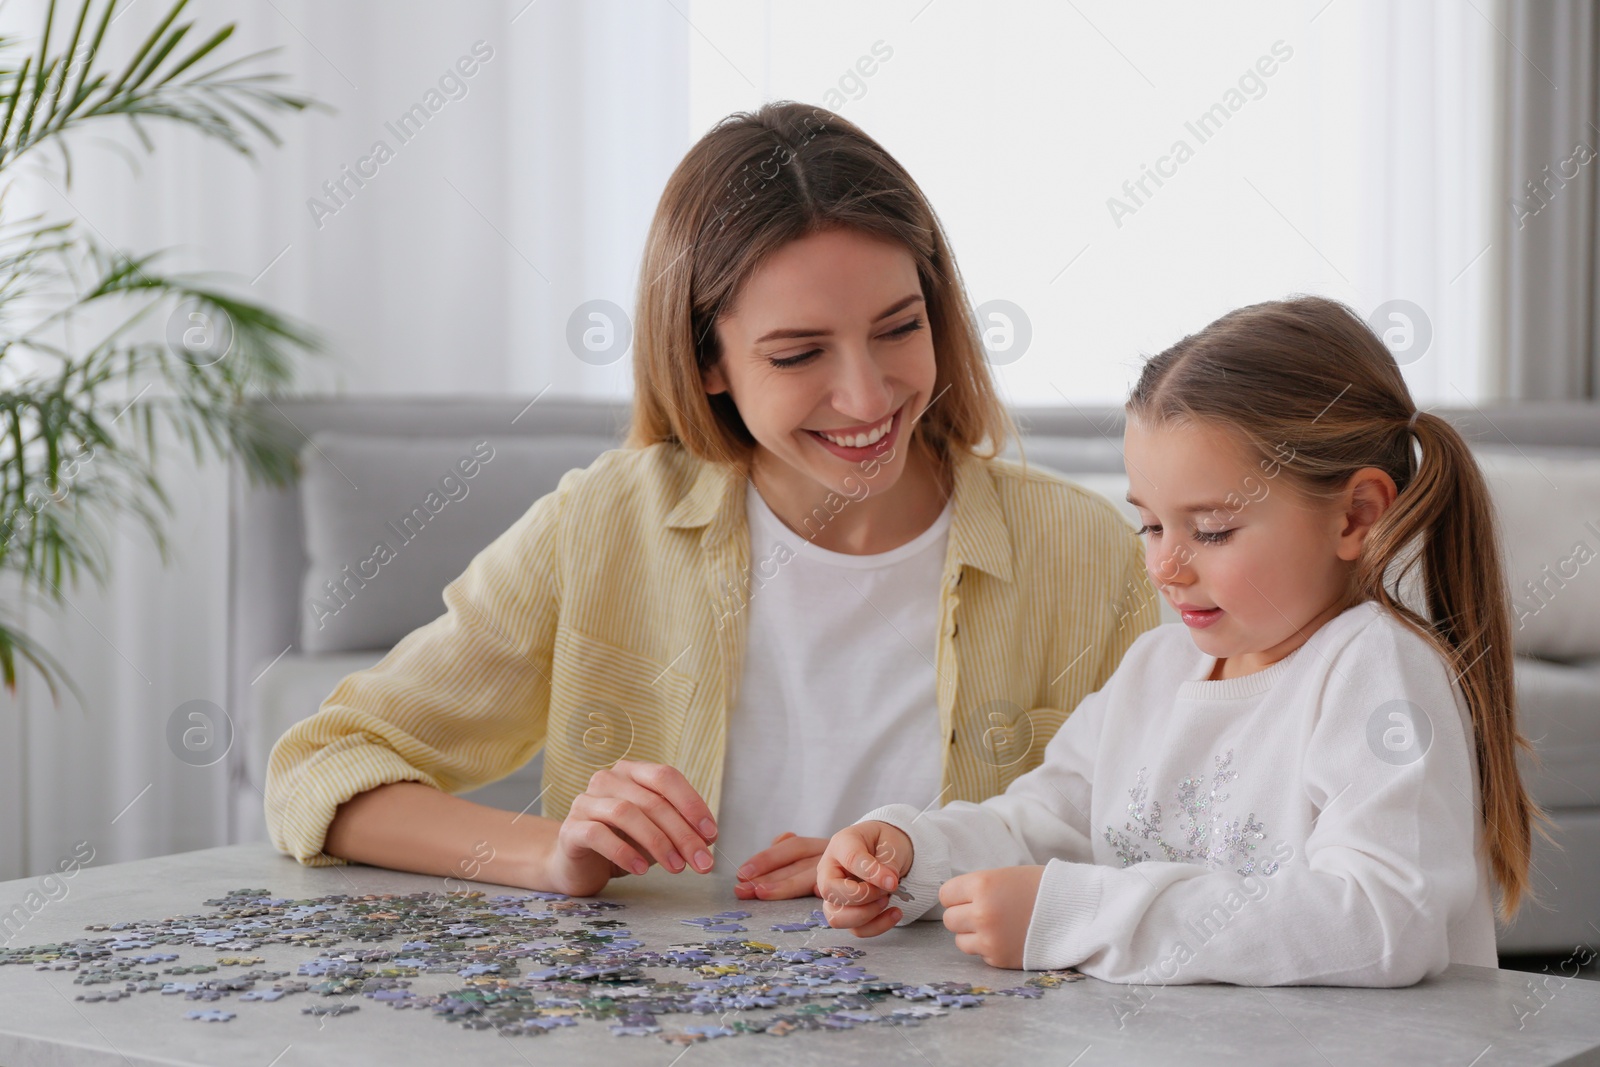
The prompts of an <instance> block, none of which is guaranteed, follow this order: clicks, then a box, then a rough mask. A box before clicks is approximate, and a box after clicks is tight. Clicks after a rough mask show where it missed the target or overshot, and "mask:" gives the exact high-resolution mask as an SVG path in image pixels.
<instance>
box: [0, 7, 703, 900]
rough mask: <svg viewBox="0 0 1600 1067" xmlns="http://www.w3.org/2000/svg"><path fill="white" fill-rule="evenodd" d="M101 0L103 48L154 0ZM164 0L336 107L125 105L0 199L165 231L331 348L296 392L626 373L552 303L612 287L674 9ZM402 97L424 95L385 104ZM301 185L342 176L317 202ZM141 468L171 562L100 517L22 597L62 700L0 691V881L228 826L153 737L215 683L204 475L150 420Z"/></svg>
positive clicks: (149, 15)
mask: <svg viewBox="0 0 1600 1067" xmlns="http://www.w3.org/2000/svg"><path fill="white" fill-rule="evenodd" d="M43 6H44V5H43V4H42V3H40V2H37V0H34V2H32V3H29V4H18V3H13V4H9V5H6V6H5V7H4V8H3V9H0V30H3V31H4V32H5V33H7V34H16V35H18V36H20V37H22V38H23V39H24V40H36V38H37V35H38V33H39V31H40V28H41V27H42V24H43V17H42V12H43ZM68 6H69V7H70V5H68ZM120 7H121V9H122V12H123V13H122V14H121V15H119V16H118V17H117V21H116V22H115V23H114V25H113V32H112V36H111V41H110V43H108V45H107V49H108V56H127V55H129V54H131V53H130V51H129V48H130V41H131V40H132V39H133V38H136V37H142V35H143V34H144V33H147V32H148V31H149V28H150V27H152V26H153V25H154V24H155V23H156V22H157V21H158V20H159V19H160V18H161V17H162V16H163V15H164V14H165V12H166V9H167V5H166V4H164V3H162V2H161V0H141V2H138V3H134V4H129V3H127V2H126V0H123V2H122V3H121V5H120ZM188 15H192V16H197V17H198V19H199V25H198V26H197V27H196V30H195V31H193V32H194V33H195V34H196V39H203V36H204V34H206V33H208V32H209V31H210V30H211V29H214V28H216V27H218V26H220V25H221V24H223V23H225V22H229V21H235V22H237V23H238V24H239V30H238V31H237V32H236V36H235V40H234V42H233V45H232V47H233V51H234V54H244V53H245V52H246V51H251V50H254V49H257V48H263V47H274V46H281V48H282V51H281V52H279V53H277V54H276V55H275V56H272V57H269V58H267V59H266V60H265V62H264V64H263V66H264V67H265V68H270V69H276V70H280V71H283V72H285V73H287V74H289V75H290V79H289V81H288V82H287V83H286V84H287V85H289V86H291V87H293V88H296V89H300V90H304V91H306V92H308V93H309V94H310V95H312V96H314V97H316V98H318V99H319V100H321V101H324V102H326V103H327V104H329V105H331V106H332V107H333V108H335V109H336V111H335V112H334V113H329V112H313V113H308V114H304V115H300V116H293V115H286V116H281V117H279V118H278V119H277V120H276V122H275V125H276V127H277V129H278V130H279V132H280V134H281V135H282V137H283V140H284V145H283V147H282V148H280V149H276V150H274V149H272V148H271V147H270V146H263V150H262V152H261V153H260V156H259V159H258V161H257V162H256V163H255V164H251V163H249V162H247V161H245V160H242V159H240V158H238V157H235V156H234V155H232V154H231V153H230V152H228V151H227V150H226V149H225V148H223V147H222V146H220V145H217V144H212V143H207V142H204V141H202V140H201V139H200V138H199V137H198V136H197V135H195V134H193V133H191V132H188V131H162V130H160V128H159V127H155V126H152V127H151V128H150V129H151V132H152V133H153V134H155V135H156V137H155V139H156V141H157V144H158V149H157V151H156V153H155V154H154V155H153V156H146V155H144V154H143V152H142V151H140V150H138V149H137V148H134V149H133V153H132V154H133V156H134V157H135V158H136V160H137V173H136V172H135V171H134V170H133V169H131V168H130V166H129V165H128V164H127V163H126V162H125V161H124V159H123V157H122V156H120V155H118V154H116V153H114V152H112V151H109V150H107V149H106V148H105V147H104V146H103V145H101V144H97V143H92V142H91V141H90V140H81V141H80V142H78V144H77V147H76V149H75V151H74V157H73V162H74V174H73V185H72V187H71V188H70V189H68V188H67V187H66V186H65V185H64V184H63V182H62V180H61V175H60V174H59V173H57V172H55V171H53V170H52V169H51V168H49V167H42V168H40V169H39V170H38V171H37V172H36V173H32V174H30V175H28V176H26V177H25V178H23V179H22V180H21V181H19V183H18V186H17V188H16V190H15V191H14V198H13V200H11V201H9V202H8V207H10V208H12V209H14V210H18V211H21V210H22V207H21V205H23V204H26V205H28V206H30V207H31V208H32V209H34V210H43V211H46V212H48V213H49V214H50V215H51V216H52V217H73V218H76V219H77V220H78V221H79V222H80V224H81V225H83V226H85V227H86V228H87V229H88V230H89V231H90V232H91V233H93V234H94V235H95V236H96V237H97V238H98V239H99V240H101V241H103V242H107V243H111V244H115V245H117V246H119V247H121V248H123V249H125V250H128V251H138V252H143V251H152V250H155V249H157V248H170V249H172V255H171V258H170V260H169V261H168V262H169V264H170V265H171V266H174V267H184V268H195V269H202V268H203V269H209V270H215V271H221V272H226V273H228V274H229V275H231V276H232V277H233V278H234V279H235V280H236V285H237V287H238V288H240V289H241V290H243V291H246V292H248V293H250V294H251V295H253V296H255V297H257V298H259V299H261V300H263V301H266V302H268V303H270V304H272V305H273V306H275V307H277V308H279V309H280V310H284V311H287V312H289V313H291V314H293V315H295V316H297V317H299V318H301V319H302V320H304V321H307V322H309V323H311V324H313V325H314V326H315V327H317V328H318V329H320V330H321V331H322V332H323V333H324V335H325V336H326V338H327V341H328V348H329V352H330V358H328V359H326V360H324V361H322V362H321V363H320V364H319V365H318V366H317V367H316V368H315V369H314V370H313V372H312V373H310V374H308V375H307V376H306V378H305V379H304V381H303V383H302V386H303V388H304V389H305V390H306V391H339V392H344V393H350V394H410V395H425V396H441V395H448V394H497V395H504V394H506V393H512V394H517V395H527V396H532V395H534V394H536V393H538V392H540V391H541V390H545V389H548V390H549V392H550V395H553V396H554V395H563V394H565V395H584V396H595V397H614V396H623V395H626V394H627V392H628V390H629V380H628V366H627V361H626V360H619V361H617V362H616V363H613V364H608V365H605V366H593V365H591V364H589V363H586V362H584V361H582V360H579V359H577V358H576V357H575V356H574V355H573V354H572V352H570V351H569V350H568V348H567V346H566V341H565V336H566V322H567V319H568V317H569V316H570V315H571V314H572V312H573V310H574V309H576V308H577V307H578V306H579V305H580V304H582V303H584V302H586V301H588V300H592V299H606V300H611V301H613V302H615V303H617V304H619V305H621V306H623V307H624V308H629V309H630V310H631V305H632V299H633V292H634V287H635V284H636V275H637V271H638V263H639V255H640V251H641V249H642V247H643V239H644V234H645V229H646V227H647V226H648V222H649V217H650V212H651V210H652V209H653V207H654V204H655V199H656V197H657V196H658V195H659V193H660V189H661V186H662V185H663V184H664V182H665V179H666V176H667V174H668V173H669V172H670V170H671V168H672V167H673V166H674V165H675V164H676V162H677V160H678V159H679V158H680V157H681V156H682V154H683V152H684V151H685V149H686V148H687V147H688V145H689V143H690V142H691V141H692V140H693V136H694V132H693V131H691V130H690V129H689V125H688V114H689V109H688V105H687V88H686V54H687V41H688V34H689V32H690V30H689V27H688V25H687V24H686V23H685V22H684V21H683V19H682V16H681V15H679V14H677V13H676V12H675V11H674V9H673V8H672V7H671V6H670V5H667V4H659V5H646V4H636V3H632V2H628V0H598V2H597V0H585V2H581V3H580V2H579V0H538V2H537V3H529V2H528V0H504V2H501V0H467V2H456V3H452V4H448V5H442V4H436V3H432V2H429V0H406V2H396V0H385V2H383V3H377V2H375V0H374V2H362V3H356V2H348V3H339V4H328V3H318V2H316V0H232V2H223V0H209V2H206V3H203V4H197V5H193V6H192V7H191V9H190V11H189V13H188ZM186 17H188V16H186ZM56 32H57V34H60V33H61V32H62V31H61V26H60V21H59V16H58V25H57V31H56ZM464 60H465V61H464ZM458 61H464V62H462V66H460V67H457V66H456V64H457V63H458ZM467 69H471V70H472V74H471V75H470V76H466V75H464V74H462V73H461V71H463V70H467ZM452 71H454V72H455V74H454V76H453V77H452V76H451V72H452ZM441 79H444V82H443V84H441ZM430 93H433V94H435V95H432V96H430ZM417 104H421V105H422V106H423V107H424V108H425V109H427V110H426V116H427V117H426V119H425V121H423V120H420V119H418V118H417V117H416V116H415V114H414V113H413V118H412V125H408V126H400V125H399V123H400V121H401V119H402V117H403V116H405V115H407V113H408V112H410V111H411V109H412V107H413V105H417ZM418 126H420V128H416V127H418ZM391 127H394V129H391ZM395 129H399V130H400V132H401V133H402V134H406V135H407V136H405V137H404V138H403V139H402V137H401V136H398V135H397V134H396V132H395ZM104 135H105V131H101V133H100V135H99V136H100V137H102V138H103V137H104ZM378 141H383V142H385V143H386V144H387V146H388V149H389V151H388V153H387V154H386V156H385V158H384V160H383V161H382V162H381V163H380V162H378V161H377V160H376V158H375V156H376V155H379V154H381V153H377V152H376V151H375V147H376V142H378ZM121 142H122V143H124V144H126V145H131V144H133V143H134V142H133V141H132V139H131V138H122V139H121ZM363 159H366V160H369V162H367V163H365V164H363V162H362V160H363ZM347 167H348V168H349V170H350V171H351V172H355V173H356V174H357V175H358V176H360V174H361V173H363V172H365V173H366V174H368V175H370V176H369V177H367V178H366V179H365V180H364V183H362V184H357V183H356V181H355V180H354V179H352V178H350V177H349V176H348V174H347V172H346V169H345V168H347ZM324 182H329V183H334V185H335V186H336V187H337V186H338V185H340V184H342V186H343V189H342V192H340V191H339V190H337V188H336V192H338V193H339V195H338V197H337V199H335V197H334V195H332V194H329V193H328V191H327V190H326V189H325V188H324V187H323V183H324ZM318 203H320V204H321V205H322V206H321V207H318V206H317V204H318ZM161 469H162V473H163V476H164V479H165V482H166V484H167V486H168V487H169V489H170V491H171V494H172V497H173V504H174V509H175V514H174V518H173V520H172V522H171V523H170V534H171V538H172V548H173V560H174V564H173V566H171V567H170V568H163V567H162V566H161V565H160V563H159V560H158V558H157V556H156V553H155V552H154V550H153V548H152V547H151V545H150V543H149V540H148V538H146V537H145V536H144V535H143V534H142V533H140V532H139V531H137V530H125V531H119V533H118V535H117V537H116V539H115V542H114V545H113V550H112V557H113V572H114V580H113V583H112V585H111V587H110V588H109V589H108V590H105V591H103V592H102V591H98V590H95V589H93V588H88V587H76V588H74V587H68V588H67V589H66V593H67V596H68V598H69V600H70V605H69V606H66V607H63V608H60V609H59V610H58V609H54V608H47V607H39V606H35V607H31V608H29V609H27V614H26V616H25V618H26V626H27V629H28V631H29V632H30V633H32V634H34V635H35V636H37V637H39V638H41V639H42V640H44V641H46V642H47V644H48V646H49V647H50V648H51V649H53V650H55V652H56V653H57V654H58V655H59V656H60V657H61V658H62V659H63V660H64V661H65V662H66V663H67V664H68V666H69V667H70V668H71V671H72V674H73V676H74V678H75V679H76V680H77V682H78V683H79V685H80V686H81V687H82V688H83V690H84V691H85V695H86V697H87V705H86V706H84V707H79V706H77V704H76V703H75V702H74V701H73V700H72V699H71V698H70V697H66V698H65V699H64V702H63V705H62V706H61V707H60V708H59V709H57V708H54V707H52V706H51V702H50V699H49V696H48V694H47V693H46V691H45V689H44V686H43V685H42V684H40V683H39V682H38V681H37V679H34V678H28V679H27V680H25V681H24V683H23V684H22V686H21V687H20V688H19V691H18V694H17V696H16V697H15V698H12V697H8V696H4V695H0V879H5V878H15V877H22V876H25V875H30V874H33V873H37V872H42V871H44V870H46V869H54V868H55V865H56V863H57V862H58V861H59V860H60V859H62V858H64V857H67V856H70V855H72V854H73V848H74V845H75V844H76V843H77V842H79V841H88V842H89V843H90V845H91V846H92V847H93V848H94V850H95V859H94V862H95V863H107V862H115V861H121V860H128V859H134V858H139V857H143V856H149V855H156V854H161V853H167V852H175V851H182V850H185V849H193V848H203V847H207V846H210V845H215V844H221V843H224V842H225V841H226V840H227V839H228V825H229V823H228V812H227V810H226V808H227V803H228V799H227V797H228V790H227V787H226V781H225V774H226V766H227V761H226V760H222V761H220V762H218V763H216V764H213V765H211V766H205V767H197V766H193V765H191V764H190V763H186V762H184V761H182V760H180V759H178V758H177V757H176V756H175V755H174V753H173V751H172V750H171V748H170V747H169V742H168V724H169V720H170V719H171V717H172V715H173V714H174V712H175V711H176V710H177V709H178V708H179V707H180V706H181V705H183V704H185V703H186V702H188V701H193V700H204V701H210V702H212V703H213V704H216V705H219V706H220V705H222V704H223V703H224V701H225V696H224V693H225V679H224V673H223V668H224V655H223V654H224V648H225V641H226V635H225V633H224V632H223V626H222V620H223V619H224V617H225V616H224V607H225V600H224V598H225V595H226V581H225V577H226V565H227V560H226V558H225V554H224V553H225V547H226V541H227V538H226V517H227V513H226V500H227V492H226V488H227V483H226V478H227V475H226V471H225V468H224V467H223V466H222V465H221V464H217V463H215V462H213V463H211V464H209V465H206V466H204V467H200V468H198V469H197V468H196V467H195V465H194V464H193V463H192V462H190V461H189V460H188V457H187V455H186V454H185V453H184V452H182V451H180V450H179V449H176V448H173V447H171V443H170V442H169V443H168V447H167V449H166V450H165V453H164V458H163V461H162V468H161ZM0 595H7V603H8V605H10V604H13V603H15V602H16V599H17V598H16V595H15V590H7V591H6V592H5V593H4V594H0Z"/></svg>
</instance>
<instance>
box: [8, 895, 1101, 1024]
mask: <svg viewBox="0 0 1600 1067" xmlns="http://www.w3.org/2000/svg"><path fill="white" fill-rule="evenodd" d="M205 904H206V906H208V907H210V908H212V909H214V910H213V911H212V912H210V913H206V914H198V915H183V916H178V917H175V918H167V919H160V920H144V921H133V922H118V923H114V924H110V925H104V924H96V925H92V926H89V927H88V928H87V929H88V931H89V932H90V933H91V934H102V935H104V936H91V937H85V938H79V939H76V940H73V941H69V942H63V943H61V944H53V945H29V946H26V947H22V948H6V947H0V965H3V964H21V965H32V966H33V967H34V968H36V969H39V970H54V971H71V972H75V973H74V977H73V981H74V982H75V983H76V984H78V985H81V986H84V987H85V992H84V993H82V994H79V996H78V999H79V1000H81V1001H85V1002H89V1003H95V1002H107V1001H116V1000H121V999H125V998H127V997H130V996H135V995H138V994H143V993H155V994H157V995H160V996H171V997H173V998H174V999H181V1000H183V1001H201V1002H206V1003H212V1004H213V1006H211V1007H208V1008H205V1009H199V1010H191V1011H189V1012H187V1013H186V1015H185V1016H184V1017H185V1018H187V1019H191V1020H194V1021H197V1022H228V1021H230V1020H232V1019H234V1018H236V1017H237V1013H236V1012H233V1011H229V1010H225V1009H223V1008H222V1007H220V1006H216V1005H215V1004H214V1003H213V1002H217V1001H222V1000H224V999H227V998H236V999H235V1002H236V1003H239V1004H243V1003H245V1002H259V1001H265V1002H268V1003H271V1002H275V1001H278V1000H283V999H286V998H297V999H301V1000H304V1001H306V1002H307V1006H305V1007H303V1008H301V1012H302V1013H304V1014H306V1015H312V1016H317V1017H319V1019H326V1018H330V1017H337V1016H339V1015H344V1014H347V1013H349V1012H354V1011H358V1010H360V1007H361V1005H362V1003H363V1002H368V1003H371V1004H384V1005H387V1006H389V1007H390V1008H393V1009H400V1010H410V1011H412V1012H424V1013H430V1014H432V1015H433V1016H435V1017H437V1018H440V1019H445V1020H449V1021H453V1022H456V1023H459V1024H460V1025H462V1026H464V1027H467V1028H469V1029H474V1030H495V1031H498V1032H500V1033H502V1034H521V1035H528V1036H532V1035H538V1034H543V1033H545V1032H547V1031H550V1030H554V1029H557V1028H561V1027H572V1026H578V1025H579V1022H580V1020H591V1021H593V1022H596V1023H600V1024H602V1025H604V1026H605V1027H607V1028H608V1029H609V1031H610V1032H611V1033H613V1034H615V1035H617V1036H621V1037H635V1036H638V1037H643V1036H654V1037H656V1038H658V1039H660V1040H663V1041H667V1042H670V1043H674V1044H691V1043H694V1042H699V1041H706V1040H710V1039H713V1038H718V1037H733V1036H736V1035H742V1034H754V1033H762V1034H768V1035H771V1036H779V1037H781V1036H785V1035H787V1034H790V1033H793V1032H794V1031H796V1030H848V1029H852V1028H854V1027H857V1026H865V1025H885V1024H886V1025H890V1026H916V1025H918V1024H919V1023H921V1022H922V1021H923V1020H925V1019H928V1018H932V1017H935V1016H940V1015H945V1014H948V1012H949V1010H950V1009H951V1008H976V1007H980V1006H982V1005H983V1003H984V1000H985V998H986V997H989V996H1005V997H1025V998H1034V997H1039V996H1042V995H1043V991H1044V990H1045V989H1052V988H1055V987H1057V986H1060V985H1061V984H1063V983H1064V982H1069V981H1076V980H1079V979H1081V978H1082V977H1083V975H1081V974H1079V973H1077V972H1075V971H1045V972H1038V973H1036V974H1034V976H1033V977H1030V978H1028V979H1027V980H1026V981H1025V982H1024V983H1023V984H1021V985H1018V986H1014V987H1010V988H1005V989H991V988H989V987H987V986H974V985H971V984H969V983H965V982H932V983H926V984H908V983H905V982H893V981H884V980H882V979H880V978H879V977H878V976H877V975H874V974H870V973H868V969H867V967H866V966H865V965H864V964H862V963H861V962H860V961H861V960H862V959H863V958H864V957H865V956H866V952H864V951H863V950H862V949H859V948H855V947H852V946H847V945H835V946H831V947H813V946H812V945H811V944H810V941H807V943H806V944H804V945H802V946H799V947H779V946H778V945H774V944H769V943H767V942H765V941H760V940H756V939H754V938H746V937H740V936H737V935H739V934H743V933H747V932H748V931H747V929H746V927H745V926H743V925H742V924H741V923H740V922H739V920H741V919H749V918H750V917H751V913H750V912H747V911H725V912H721V913H719V914H717V915H711V916H703V917H698V918H689V919H684V920H682V922H683V923H684V924H685V925H688V926H691V927H696V928H698V929H700V930H701V931H703V932H705V933H708V934H716V935H719V936H716V937H713V938H711V939H709V940H705V941H694V942H686V943H681V944H674V945H669V946H667V947H666V948H664V949H662V950H659V951H657V950H654V949H651V948H649V947H647V946H646V945H645V944H644V943H643V942H642V941H639V940H637V939H635V938H634V937H633V936H632V934H631V932H630V931H629V930H628V929H627V928H626V926H625V925H624V923H623V921H622V920H621V919H618V918H614V917H613V916H614V915H615V913H616V912H618V911H620V910H621V909H622V907H623V906H622V905H621V904H617V903H614V902H611V901H606V900H600V899H593V898H571V897H567V896H565V895H563V894H560V893H539V892H532V893H528V894H524V895H499V896H486V895H485V894H483V893H478V892H455V893H410V894H388V893H385V894H370V895H365V896H349V895H342V894H341V895H334V896H326V897H319V898H316V899H310V900H290V899H284V898H278V897H274V896H273V895H272V894H271V892H270V891H268V890H265V889H237V890H234V891H232V892H230V893H228V894H227V895H226V896H224V897H221V898H218V899H215V900H208V901H206V902H205ZM564 923H565V924H566V925H563V924H564ZM772 929H773V930H774V931H780V932H784V933H801V932H805V931H822V930H828V929H829V927H828V924H827V922H826V920H825V919H824V918H823V915H822V912H821V911H813V912H812V913H811V917H810V918H809V919H807V920H805V921H802V922H787V923H777V924H774V925H773V926H772ZM815 937H816V934H815V933H813V934H812V939H813V940H814V939H815ZM274 945H275V946H285V947H287V948H289V949H292V950H296V951H305V952H309V953H311V954H310V957H309V958H307V959H304V960H302V961H300V962H298V964H296V965H295V971H294V972H293V973H291V972H289V971H272V970H262V969H259V968H256V969H252V970H248V971H241V970H233V971H230V972H227V973H223V972H222V971H221V970H220V968H242V967H255V966H256V965H259V964H262V963H264V962H266V957H264V956H260V955H255V954H253V952H254V950H256V949H259V948H263V947H265V946H274ZM184 949H187V950H194V949H199V950H202V951H213V952H218V951H220V952H222V953H225V954H224V955H221V956H214V957H212V958H211V962H204V963H201V962H192V963H184V962H182V961H181V960H180V950H184ZM660 971H666V972H673V971H679V972H687V975H686V976H684V977H676V976H671V975H670V973H669V976H667V977H662V976H660V975H658V974H657V973H653V972H660ZM428 974H438V975H453V976H454V979H459V980H460V981H459V984H458V983H456V982H455V981H454V980H452V981H451V982H449V983H448V984H451V985H454V986H456V988H451V989H449V990H447V991H444V992H436V993H431V994H429V993H426V992H419V991H417V990H415V989H414V988H413V980H414V979H417V978H419V977H420V976H422V975H428ZM672 1017H679V1018H680V1019H681V1018H684V1017H697V1018H698V1019H700V1020H701V1021H699V1022H696V1023H691V1024H688V1025H682V1024H680V1023H677V1022H672V1023H670V1024H664V1023H663V1022H662V1020H663V1019H664V1018H666V1019H671V1018H672Z"/></svg>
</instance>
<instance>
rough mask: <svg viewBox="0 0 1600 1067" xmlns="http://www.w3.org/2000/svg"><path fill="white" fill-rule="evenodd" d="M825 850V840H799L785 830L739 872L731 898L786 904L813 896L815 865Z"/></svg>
mask: <svg viewBox="0 0 1600 1067" xmlns="http://www.w3.org/2000/svg"><path fill="white" fill-rule="evenodd" d="M827 847H828V839H827V838H826V837H799V836H796V835H795V834H794V833H792V832H790V831H788V830H785V831H784V832H783V833H781V834H779V835H778V836H777V837H774V838H773V839H772V844H771V845H770V846H769V847H767V848H765V849H762V850H761V851H760V852H757V853H756V854H755V855H754V856H751V857H750V859H749V860H747V861H746V862H745V864H744V866H742V867H740V868H739V884H738V885H735V886H734V887H733V895H734V896H736V897H738V898H739V899H740V900H750V899H751V898H759V899H761V900H787V899H788V898H790V897H804V896H810V895H812V894H814V893H815V892H816V891H817V861H819V860H820V859H822V851H823V849H825V848H827Z"/></svg>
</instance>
